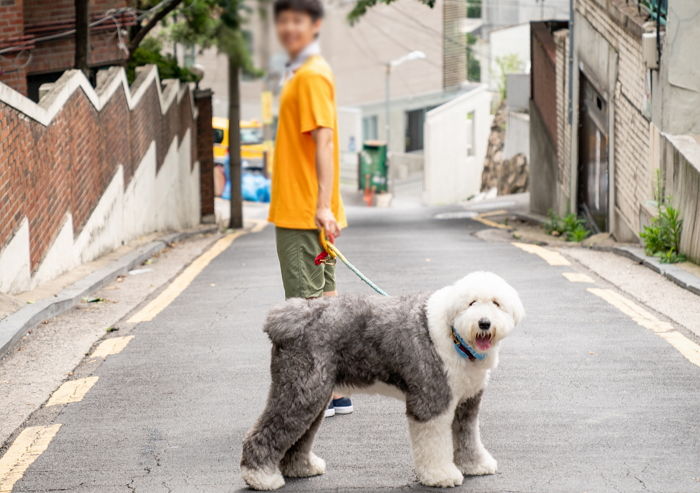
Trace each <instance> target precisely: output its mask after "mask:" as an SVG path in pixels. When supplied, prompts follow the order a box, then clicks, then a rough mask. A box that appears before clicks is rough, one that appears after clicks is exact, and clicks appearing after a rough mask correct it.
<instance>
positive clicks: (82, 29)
mask: <svg viewBox="0 0 700 493" xmlns="http://www.w3.org/2000/svg"><path fill="white" fill-rule="evenodd" d="M89 52H90V6H89V5H88V0H75V68H77V69H79V70H82V71H83V73H84V74H85V76H86V77H89V76H90V68H89V67H88V53H89Z"/></svg>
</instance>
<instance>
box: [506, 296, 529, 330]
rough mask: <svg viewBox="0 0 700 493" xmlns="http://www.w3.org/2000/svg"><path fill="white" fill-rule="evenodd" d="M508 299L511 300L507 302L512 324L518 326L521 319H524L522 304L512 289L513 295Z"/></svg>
mask: <svg viewBox="0 0 700 493" xmlns="http://www.w3.org/2000/svg"><path fill="white" fill-rule="evenodd" d="M511 289H512V288H511ZM510 298H511V299H509V300H508V308H509V310H510V314H511V315H512V316H513V322H514V323H515V325H518V324H520V322H522V320H523V318H525V307H524V306H523V302H522V301H521V300H520V295H518V292H517V291H516V290H515V289H513V293H512V294H511V296H510Z"/></svg>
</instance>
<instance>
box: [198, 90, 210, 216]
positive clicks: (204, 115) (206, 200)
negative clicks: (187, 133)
mask: <svg viewBox="0 0 700 493" xmlns="http://www.w3.org/2000/svg"><path fill="white" fill-rule="evenodd" d="M211 96H212V92H211V90H201V91H196V92H195V104H196V105H197V110H198V115H199V116H198V121H197V154H198V155H199V198H200V210H201V214H202V216H206V215H209V214H214V147H213V145H212V144H213V142H214V129H213V128H212V126H211V117H212V115H213V113H212V104H211Z"/></svg>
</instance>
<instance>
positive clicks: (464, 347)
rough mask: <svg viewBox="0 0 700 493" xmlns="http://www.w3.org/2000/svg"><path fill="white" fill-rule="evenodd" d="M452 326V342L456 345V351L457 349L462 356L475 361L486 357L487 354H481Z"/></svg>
mask: <svg viewBox="0 0 700 493" xmlns="http://www.w3.org/2000/svg"><path fill="white" fill-rule="evenodd" d="M451 328H452V342H453V343H454V346H455V351H457V354H459V355H460V356H461V357H462V358H469V361H474V360H475V359H478V360H482V359H484V358H485V357H486V354H481V353H479V352H477V351H476V350H475V349H474V348H473V347H471V346H470V345H469V343H467V341H465V340H464V339H462V337H461V336H460V335H459V334H458V333H457V330H456V329H455V328H454V326H452V327H451Z"/></svg>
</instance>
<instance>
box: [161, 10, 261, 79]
mask: <svg viewBox="0 0 700 493" xmlns="http://www.w3.org/2000/svg"><path fill="white" fill-rule="evenodd" d="M258 1H259V2H260V3H262V2H266V1H268V0H258ZM251 13H252V9H251V8H250V7H248V6H247V5H246V4H245V3H244V0H183V4H182V6H181V7H180V9H179V10H178V11H177V12H176V14H175V16H174V19H175V20H174V22H173V23H172V24H171V25H170V26H168V28H167V33H166V35H167V36H168V37H169V38H170V39H172V40H173V41H176V42H178V43H182V44H185V45H188V46H193V45H196V46H199V47H201V48H209V47H211V46H216V47H217V48H218V49H219V51H220V52H221V53H224V54H226V55H227V56H228V58H229V60H231V61H232V62H234V63H236V64H237V65H238V66H239V67H240V68H241V71H242V72H243V73H244V74H245V75H249V76H254V77H259V76H261V75H262V72H261V71H260V70H259V69H257V68H256V67H255V64H254V63H253V59H252V56H251V50H250V42H249V40H248V39H246V36H245V32H244V26H245V24H247V22H248V20H249V16H250V14H251Z"/></svg>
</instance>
